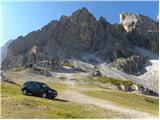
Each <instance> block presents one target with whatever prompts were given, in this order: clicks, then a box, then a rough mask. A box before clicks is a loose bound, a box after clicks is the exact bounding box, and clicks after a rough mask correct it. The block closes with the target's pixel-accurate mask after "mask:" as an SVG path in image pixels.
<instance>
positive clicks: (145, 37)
mask: <svg viewBox="0 0 160 120" xmlns="http://www.w3.org/2000/svg"><path fill="white" fill-rule="evenodd" d="M120 24H122V25H123V27H124V29H125V30H126V31H127V32H128V40H129V41H131V42H132V43H133V44H135V45H137V46H139V47H143V48H147V49H149V50H151V51H153V52H158V51H159V36H158V35H159V27H158V26H159V25H158V22H156V21H153V20H152V19H151V18H149V17H147V16H144V15H141V14H130V13H125V12H123V13H121V14H120Z"/></svg>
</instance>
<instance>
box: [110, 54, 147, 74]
mask: <svg viewBox="0 0 160 120" xmlns="http://www.w3.org/2000/svg"><path fill="white" fill-rule="evenodd" d="M144 62H145V61H144V58H143V57H142V56H140V55H132V56H130V57H128V58H118V59H116V60H115V61H114V62H113V63H111V64H110V67H115V68H117V69H118V70H121V71H123V72H125V73H128V74H133V75H139V74H140V71H142V69H143V65H144Z"/></svg>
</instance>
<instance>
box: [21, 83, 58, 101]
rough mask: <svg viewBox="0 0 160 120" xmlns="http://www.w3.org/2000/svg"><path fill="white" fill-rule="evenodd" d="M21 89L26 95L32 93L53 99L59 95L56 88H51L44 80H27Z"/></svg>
mask: <svg viewBox="0 0 160 120" xmlns="http://www.w3.org/2000/svg"><path fill="white" fill-rule="evenodd" d="M21 90H22V92H23V94H24V95H28V94H31V95H35V96H41V97H43V98H51V99H53V98H55V97H56V96H57V91H56V90H53V89H51V88H49V87H48V86H47V85H46V84H45V83H42V82H36V81H27V82H25V83H24V84H23V86H22V88H21Z"/></svg>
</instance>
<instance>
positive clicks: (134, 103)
mask: <svg viewBox="0 0 160 120" xmlns="http://www.w3.org/2000/svg"><path fill="white" fill-rule="evenodd" d="M82 92H83V93H84V94H86V95H88V96H92V97H96V98H101V99H104V100H108V101H111V102H113V103H114V104H117V105H121V106H124V107H128V108H132V109H135V110H139V111H143V112H147V113H151V114H155V115H158V113H159V99H155V98H151V97H147V96H143V95H139V94H136V93H126V92H121V91H113V90H99V91H89V90H88V91H82Z"/></svg>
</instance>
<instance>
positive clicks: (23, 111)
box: [1, 82, 128, 118]
mask: <svg viewBox="0 0 160 120" xmlns="http://www.w3.org/2000/svg"><path fill="white" fill-rule="evenodd" d="M1 87H2V89H1V93H2V98H1V102H2V104H1V105H2V107H1V108H2V110H1V111H2V118H128V116H125V115H123V114H121V113H118V112H114V111H112V110H106V109H102V108H99V107H97V106H94V105H84V104H80V103H75V102H70V101H65V100H61V99H56V100H49V99H43V98H40V97H34V96H24V95H22V93H21V90H20V88H19V87H18V86H16V85H13V84H10V83H4V82H2V84H1ZM54 87H56V86H54ZM57 88H58V89H60V87H59V85H57Z"/></svg>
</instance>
